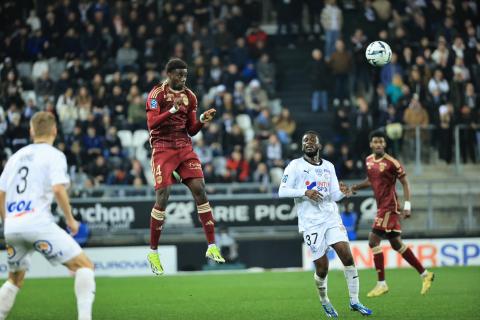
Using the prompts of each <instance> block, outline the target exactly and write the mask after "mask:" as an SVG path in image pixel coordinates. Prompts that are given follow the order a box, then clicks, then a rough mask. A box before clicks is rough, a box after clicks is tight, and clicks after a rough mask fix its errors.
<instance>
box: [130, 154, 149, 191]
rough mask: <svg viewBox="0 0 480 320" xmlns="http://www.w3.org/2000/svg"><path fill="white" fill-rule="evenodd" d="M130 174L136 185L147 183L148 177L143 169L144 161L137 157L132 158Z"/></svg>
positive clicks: (132, 181)
mask: <svg viewBox="0 0 480 320" xmlns="http://www.w3.org/2000/svg"><path fill="white" fill-rule="evenodd" d="M130 167H131V168H130V171H129V173H128V174H129V176H130V177H131V183H132V184H133V185H135V186H144V185H146V184H147V178H146V177H145V173H144V171H143V166H142V163H141V162H140V161H139V160H137V159H132V161H131V163H130Z"/></svg>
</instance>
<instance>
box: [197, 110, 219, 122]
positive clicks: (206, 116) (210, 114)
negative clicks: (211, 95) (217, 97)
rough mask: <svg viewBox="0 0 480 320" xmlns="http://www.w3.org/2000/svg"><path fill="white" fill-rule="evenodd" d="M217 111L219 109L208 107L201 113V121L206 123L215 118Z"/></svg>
mask: <svg viewBox="0 0 480 320" xmlns="http://www.w3.org/2000/svg"><path fill="white" fill-rule="evenodd" d="M215 113H217V110H215V109H213V108H211V109H208V110H207V111H205V112H204V113H202V114H201V115H200V122H201V123H206V122H210V121H212V120H213V118H214V117H215Z"/></svg>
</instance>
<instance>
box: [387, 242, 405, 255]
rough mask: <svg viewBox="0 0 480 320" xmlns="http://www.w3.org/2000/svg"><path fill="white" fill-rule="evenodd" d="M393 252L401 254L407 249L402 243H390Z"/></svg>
mask: <svg viewBox="0 0 480 320" xmlns="http://www.w3.org/2000/svg"><path fill="white" fill-rule="evenodd" d="M391 245H392V248H393V250H395V251H397V252H398V253H400V254H403V253H404V252H405V251H406V250H407V249H408V247H407V246H406V245H405V244H403V243H391Z"/></svg>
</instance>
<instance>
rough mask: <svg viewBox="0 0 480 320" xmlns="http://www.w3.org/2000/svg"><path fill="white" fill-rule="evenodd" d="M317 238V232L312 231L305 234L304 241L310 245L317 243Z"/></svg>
mask: <svg viewBox="0 0 480 320" xmlns="http://www.w3.org/2000/svg"><path fill="white" fill-rule="evenodd" d="M317 238H318V233H316V232H313V233H311V234H306V235H305V242H306V244H307V245H309V246H311V245H312V244H316V243H317Z"/></svg>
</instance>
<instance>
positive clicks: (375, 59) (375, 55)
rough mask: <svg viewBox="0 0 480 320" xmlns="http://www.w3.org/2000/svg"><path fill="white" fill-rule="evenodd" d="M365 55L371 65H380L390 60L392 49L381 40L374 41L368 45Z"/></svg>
mask: <svg viewBox="0 0 480 320" xmlns="http://www.w3.org/2000/svg"><path fill="white" fill-rule="evenodd" d="M365 57H366V58H367V61H368V63H370V64H371V65H372V66H375V67H381V66H384V65H386V64H387V63H389V62H390V60H392V49H390V46H389V45H388V44H387V43H385V42H383V41H374V42H372V43H370V44H369V45H368V47H367V50H366V51H365Z"/></svg>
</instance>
